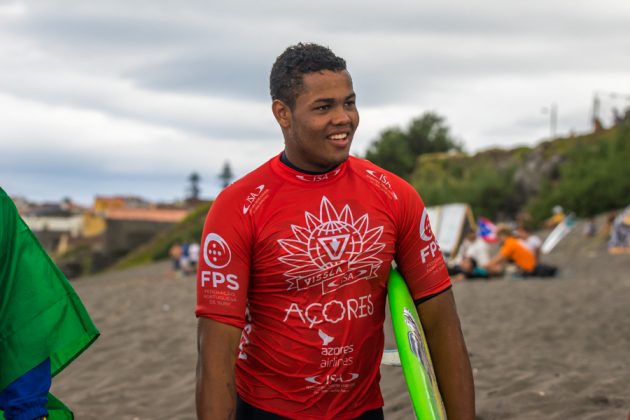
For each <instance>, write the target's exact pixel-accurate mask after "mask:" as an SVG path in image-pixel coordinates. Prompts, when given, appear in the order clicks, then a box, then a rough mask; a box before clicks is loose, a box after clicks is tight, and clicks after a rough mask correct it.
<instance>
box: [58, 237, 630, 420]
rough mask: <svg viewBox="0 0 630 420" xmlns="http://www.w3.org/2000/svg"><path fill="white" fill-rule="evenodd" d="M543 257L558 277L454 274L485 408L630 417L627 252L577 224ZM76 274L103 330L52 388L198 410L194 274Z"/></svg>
mask: <svg viewBox="0 0 630 420" xmlns="http://www.w3.org/2000/svg"><path fill="white" fill-rule="evenodd" d="M545 260H546V261H547V262H549V263H553V264H557V265H558V266H560V267H561V269H562V271H561V273H560V275H559V277H557V278H556V279H553V280H513V279H512V278H510V277H506V278H504V279H498V280H493V281H475V282H462V283H457V284H455V285H454V291H455V296H456V299H457V304H458V309H459V313H460V317H461V319H462V326H463V330H464V335H465V337H466V341H467V344H468V349H469V352H470V355H471V361H472V365H473V369H474V376H475V386H476V394H477V413H478V414H477V416H478V419H483V420H491V419H563V420H564V419H602V420H604V419H606V420H608V419H623V420H625V419H626V418H627V415H628V410H629V409H630V256H629V255H614V256H612V255H608V253H607V252H606V248H605V244H604V242H603V241H602V240H598V239H585V238H583V237H582V234H581V226H578V227H577V228H576V229H574V231H573V232H571V234H570V235H569V236H568V237H567V238H566V239H565V240H564V241H563V242H561V243H560V244H559V245H558V247H557V248H556V249H555V250H554V251H553V252H552V253H551V255H549V256H547V257H546V259H545ZM73 284H74V286H75V288H76V290H77V292H78V293H79V295H80V296H81V297H82V299H83V301H84V303H85V305H86V306H87V308H88V310H89V312H90V314H91V315H92V317H93V319H94V321H95V323H96V325H97V326H98V327H99V329H100V330H101V333H102V336H101V337H100V338H99V339H98V340H97V342H96V343H95V344H94V345H93V346H92V347H91V348H89V349H88V350H87V351H86V353H84V354H83V355H82V356H81V357H79V359H77V360H76V361H75V362H74V363H73V364H72V365H70V366H69V367H68V368H67V369H66V370H65V371H64V372H62V373H61V374H60V375H59V376H58V377H56V378H55V379H54V384H53V393H55V394H56V395H57V396H58V397H60V398H61V399H62V400H63V401H64V402H66V403H67V404H68V405H69V406H70V407H71V408H72V409H73V410H74V412H75V415H76V418H77V419H78V420H82V419H121V420H124V419H142V420H144V419H194V418H195V414H194V380H195V378H194V376H195V373H194V370H195V363H196V348H195V346H196V341H195V340H196V320H195V317H194V314H193V311H194V303H195V280H194V278H193V277H186V278H181V279H175V278H174V276H173V274H172V273H171V272H170V269H169V265H168V264H167V263H158V264H153V265H150V266H146V267H142V268H138V269H132V270H128V271H124V272H118V273H108V274H103V275H98V276H93V277H88V278H83V279H79V280H76V281H74V282H73ZM387 328H388V331H387V344H388V345H390V346H393V340H392V338H391V331H389V327H387ZM381 371H382V380H381V388H382V391H383V395H384V397H385V417H386V419H388V420H392V419H412V418H413V414H412V411H411V408H410V403H409V399H408V396H407V393H406V392H407V391H406V387H405V384H404V381H403V379H402V373H401V371H400V368H396V367H382V368H381Z"/></svg>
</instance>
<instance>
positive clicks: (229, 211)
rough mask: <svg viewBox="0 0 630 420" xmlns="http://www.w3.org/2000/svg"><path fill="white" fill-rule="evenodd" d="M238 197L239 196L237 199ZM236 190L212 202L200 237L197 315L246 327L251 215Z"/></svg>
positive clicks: (229, 191) (223, 194)
mask: <svg viewBox="0 0 630 420" xmlns="http://www.w3.org/2000/svg"><path fill="white" fill-rule="evenodd" d="M235 197H236V199H235ZM238 198H240V196H239V195H238V193H236V194H235V193H234V192H233V190H229V189H228V190H226V191H224V192H223V193H222V194H220V195H219V196H218V197H217V199H216V201H215V202H214V203H213V204H212V206H211V208H210V210H209V211H208V215H207V217H206V221H205V224H204V229H203V234H202V237H201V249H202V253H201V255H200V258H199V267H198V270H197V307H196V311H195V313H196V315H197V316H198V317H206V318H210V319H213V320H215V321H218V322H222V323H225V324H229V325H233V326H235V327H238V328H243V327H244V326H245V324H246V321H245V310H246V306H247V290H248V287H249V275H250V274H249V271H250V263H251V249H252V229H251V222H250V220H249V218H247V217H246V215H244V214H243V213H244V212H243V211H242V210H241V209H240V208H239V204H240V203H239V200H238Z"/></svg>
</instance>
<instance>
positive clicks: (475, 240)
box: [449, 229, 490, 281]
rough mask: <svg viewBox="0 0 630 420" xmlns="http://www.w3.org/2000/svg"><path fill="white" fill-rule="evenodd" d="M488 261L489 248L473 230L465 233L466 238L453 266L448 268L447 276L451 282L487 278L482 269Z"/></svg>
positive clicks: (486, 272) (485, 271) (484, 270)
mask: <svg viewBox="0 0 630 420" xmlns="http://www.w3.org/2000/svg"><path fill="white" fill-rule="evenodd" d="M489 261H490V246H489V245H488V243H487V242H486V241H485V240H484V239H483V238H482V237H480V236H478V235H477V233H476V232H475V230H474V229H470V230H468V231H467V232H466V237H465V238H464V241H463V242H462V245H461V246H460V250H459V252H458V253H457V257H456V259H455V260H454V262H455V263H456V264H455V265H453V266H451V267H449V274H451V275H452V276H454V277H453V281H459V280H463V279H464V278H467V279H476V278H486V277H489V273H488V270H486V269H485V268H484V266H486V265H487V264H488V262H489Z"/></svg>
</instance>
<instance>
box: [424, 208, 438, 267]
mask: <svg viewBox="0 0 630 420" xmlns="http://www.w3.org/2000/svg"><path fill="white" fill-rule="evenodd" d="M419 231H420V239H422V240H423V241H424V242H429V243H428V244H427V245H425V246H424V247H422V248H421V249H420V259H421V260H422V263H423V264H426V263H427V258H428V257H429V256H431V259H433V258H435V256H436V255H437V254H439V252H440V246H439V245H438V243H437V240H436V239H435V236H434V235H433V230H431V223H430V222H429V212H428V211H427V209H426V208H425V209H424V210H423V211H422V217H421V218H420V229H419Z"/></svg>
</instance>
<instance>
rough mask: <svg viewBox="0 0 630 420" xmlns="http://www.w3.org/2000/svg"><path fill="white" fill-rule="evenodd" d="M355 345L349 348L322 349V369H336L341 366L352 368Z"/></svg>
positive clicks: (320, 365)
mask: <svg viewBox="0 0 630 420" xmlns="http://www.w3.org/2000/svg"><path fill="white" fill-rule="evenodd" d="M353 352H354V344H350V345H348V346H337V347H325V346H324V347H322V359H321V361H320V363H319V367H320V368H322V369H323V368H336V367H339V366H351V365H352V364H353V363H354V357H353V356H352V353H353Z"/></svg>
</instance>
